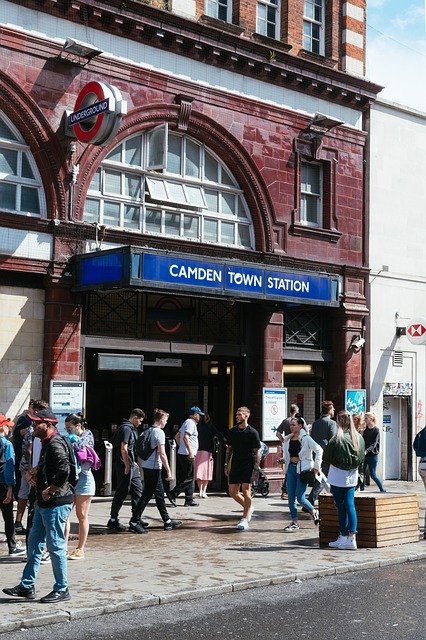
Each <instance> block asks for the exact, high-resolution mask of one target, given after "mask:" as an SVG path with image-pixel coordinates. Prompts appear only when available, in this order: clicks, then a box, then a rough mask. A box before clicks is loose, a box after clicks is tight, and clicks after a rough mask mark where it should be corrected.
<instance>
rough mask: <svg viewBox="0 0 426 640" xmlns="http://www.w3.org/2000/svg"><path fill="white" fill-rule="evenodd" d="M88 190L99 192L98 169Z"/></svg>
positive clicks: (99, 179)
mask: <svg viewBox="0 0 426 640" xmlns="http://www.w3.org/2000/svg"><path fill="white" fill-rule="evenodd" d="M89 190H90V191H98V192H100V190H101V170H100V169H98V170H97V172H96V173H95V175H94V176H93V178H92V182H91V183H90V187H89Z"/></svg>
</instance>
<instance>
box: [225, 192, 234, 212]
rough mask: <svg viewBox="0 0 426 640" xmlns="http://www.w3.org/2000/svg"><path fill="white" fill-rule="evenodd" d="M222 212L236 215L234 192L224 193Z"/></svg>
mask: <svg viewBox="0 0 426 640" xmlns="http://www.w3.org/2000/svg"><path fill="white" fill-rule="evenodd" d="M222 213H223V214H224V215H235V196H234V194H233V193H224V194H222Z"/></svg>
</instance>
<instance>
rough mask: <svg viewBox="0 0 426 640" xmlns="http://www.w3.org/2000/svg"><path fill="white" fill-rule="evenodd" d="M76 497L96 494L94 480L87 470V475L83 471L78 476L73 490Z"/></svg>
mask: <svg viewBox="0 0 426 640" xmlns="http://www.w3.org/2000/svg"><path fill="white" fill-rule="evenodd" d="M74 492H75V495H76V496H94V495H95V493H96V485H95V478H94V477H93V473H92V472H91V470H90V469H89V471H88V473H84V472H83V471H82V472H81V473H80V475H79V476H78V480H77V484H76V485H75V489H74Z"/></svg>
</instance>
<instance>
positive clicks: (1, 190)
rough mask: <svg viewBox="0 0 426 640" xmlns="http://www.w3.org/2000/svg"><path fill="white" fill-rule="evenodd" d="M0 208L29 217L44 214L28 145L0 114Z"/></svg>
mask: <svg viewBox="0 0 426 640" xmlns="http://www.w3.org/2000/svg"><path fill="white" fill-rule="evenodd" d="M0 207H1V210H2V211H8V212H12V213H20V214H25V215H28V216H41V215H42V214H44V213H45V201H44V193H43V187H42V183H41V178H40V176H39V173H38V171H37V166H36V164H35V161H34V159H33V156H32V154H31V152H30V150H29V147H28V145H26V144H25V141H24V139H23V138H22V136H21V135H20V134H19V132H18V131H17V129H16V128H15V127H14V126H13V124H12V123H11V122H10V120H9V119H8V118H7V117H6V116H5V115H4V114H2V113H0Z"/></svg>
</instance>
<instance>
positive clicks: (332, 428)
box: [310, 414, 337, 449]
mask: <svg viewBox="0 0 426 640" xmlns="http://www.w3.org/2000/svg"><path fill="white" fill-rule="evenodd" d="M336 433H337V424H336V422H335V421H334V420H332V419H331V418H330V416H329V415H327V414H325V415H323V416H321V417H320V418H318V420H315V422H314V423H313V424H312V427H311V431H310V436H311V438H313V439H314V440H315V442H317V443H318V444H319V445H320V446H321V447H322V448H323V449H325V447H326V446H327V445H328V443H329V441H330V440H331V438H332V437H333V436H335V435H336Z"/></svg>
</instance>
